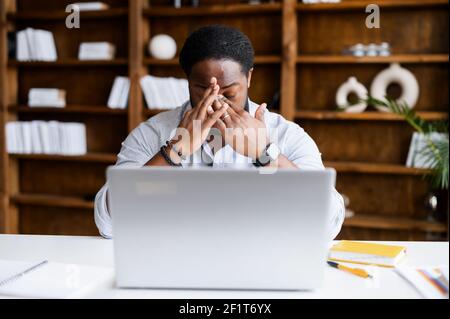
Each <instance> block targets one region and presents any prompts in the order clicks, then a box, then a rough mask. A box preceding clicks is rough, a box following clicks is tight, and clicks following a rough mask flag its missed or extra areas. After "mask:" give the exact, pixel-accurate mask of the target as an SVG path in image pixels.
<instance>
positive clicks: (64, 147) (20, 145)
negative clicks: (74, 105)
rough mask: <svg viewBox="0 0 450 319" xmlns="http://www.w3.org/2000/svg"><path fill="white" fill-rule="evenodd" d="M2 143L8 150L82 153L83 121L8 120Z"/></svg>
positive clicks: (19, 152)
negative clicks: (4, 139) (3, 142)
mask: <svg viewBox="0 0 450 319" xmlns="http://www.w3.org/2000/svg"><path fill="white" fill-rule="evenodd" d="M5 131H6V146H7V151H8V153H10V154H60V155H72V156H75V155H84V154H86V153H87V142H86V141H87V137H86V125H85V124H83V123H71V122H68V123H67V122H66V123H61V122H57V121H50V122H45V121H31V122H8V123H7V124H6V126H5Z"/></svg>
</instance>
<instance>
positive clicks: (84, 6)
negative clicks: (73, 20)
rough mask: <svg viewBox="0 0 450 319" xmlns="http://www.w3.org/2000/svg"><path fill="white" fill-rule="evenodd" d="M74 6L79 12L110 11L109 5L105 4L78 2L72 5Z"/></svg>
mask: <svg viewBox="0 0 450 319" xmlns="http://www.w3.org/2000/svg"><path fill="white" fill-rule="evenodd" d="M72 5H73V6H77V7H78V10H79V11H98V10H107V9H109V5H107V4H106V3H104V2H99V1H96V2H76V3H73V4H72Z"/></svg>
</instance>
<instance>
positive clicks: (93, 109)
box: [8, 105, 128, 115]
mask: <svg viewBox="0 0 450 319" xmlns="http://www.w3.org/2000/svg"><path fill="white" fill-rule="evenodd" d="M8 110H9V111H10V112H16V113H19V114H35V113H38V114H45V113H51V114H105V115H126V114H127V113H128V111H127V110H117V109H110V108H108V107H107V106H100V105H99V106H81V105H69V106H66V107H64V108H57V107H29V106H26V105H19V106H10V107H9V108H8Z"/></svg>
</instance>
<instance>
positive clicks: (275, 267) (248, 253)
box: [107, 167, 336, 290]
mask: <svg viewBox="0 0 450 319" xmlns="http://www.w3.org/2000/svg"><path fill="white" fill-rule="evenodd" d="M335 176H336V172H335V171H334V170H333V169H326V170H320V171H319V170H317V171H316V170H311V171H310V170H298V169H294V170H291V169H287V170H278V171H277V172H276V173H274V174H261V173H260V172H259V170H257V169H232V170H230V169H212V168H195V169H192V168H191V169H179V168H170V167H169V168H161V167H158V168H155V167H144V168H122V167H110V168H108V171H107V178H108V186H109V190H108V192H109V193H108V198H109V202H108V204H109V209H110V212H111V215H112V220H113V236H114V256H115V257H114V258H115V270H116V284H117V286H118V287H122V288H178V289H264V290H266V289H267V290H310V289H314V288H318V287H320V285H321V283H322V279H323V272H324V268H325V266H326V253H327V248H328V244H329V234H328V231H329V229H328V225H329V224H330V220H331V217H330V202H331V196H332V195H331V192H332V188H333V187H334V184H335Z"/></svg>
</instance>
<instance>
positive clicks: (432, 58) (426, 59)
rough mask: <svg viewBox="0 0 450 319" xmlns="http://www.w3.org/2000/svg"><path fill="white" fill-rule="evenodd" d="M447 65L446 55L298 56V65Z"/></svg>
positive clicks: (447, 57)
mask: <svg viewBox="0 0 450 319" xmlns="http://www.w3.org/2000/svg"><path fill="white" fill-rule="evenodd" d="M393 62H398V63H448V62H449V55H448V54H395V55H391V56H386V57H382V56H375V57H368V56H365V57H355V56H350V55H311V54H308V55H306V54H305V55H299V56H298V57H297V63H298V64H352V63H355V64H375V63H380V64H382V63H393Z"/></svg>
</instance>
